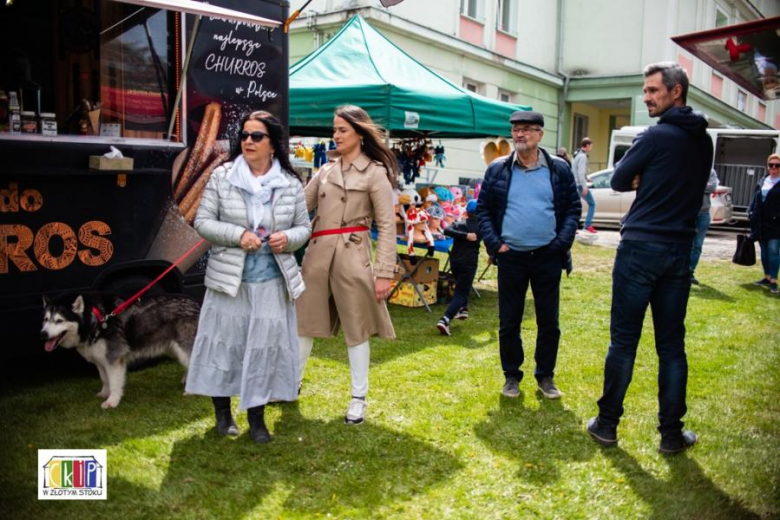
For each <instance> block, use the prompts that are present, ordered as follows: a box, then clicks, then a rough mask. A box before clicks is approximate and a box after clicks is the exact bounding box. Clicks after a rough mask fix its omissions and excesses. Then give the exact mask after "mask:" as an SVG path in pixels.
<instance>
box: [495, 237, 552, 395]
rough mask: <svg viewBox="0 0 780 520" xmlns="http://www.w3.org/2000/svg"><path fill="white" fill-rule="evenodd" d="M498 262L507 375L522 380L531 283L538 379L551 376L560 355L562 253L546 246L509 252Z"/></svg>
mask: <svg viewBox="0 0 780 520" xmlns="http://www.w3.org/2000/svg"><path fill="white" fill-rule="evenodd" d="M496 261H497V262H498V320H499V329H498V344H499V351H500V354H501V368H502V369H503V371H504V376H506V377H513V378H516V379H517V380H518V381H520V380H522V379H523V371H522V370H520V366H522V364H523V360H524V359H525V355H524V353H523V340H522V339H521V337H520V327H521V325H522V323H523V312H524V311H525V294H526V292H527V291H528V285H529V284H530V285H531V291H532V292H533V295H534V304H535V306H536V307H535V308H536V327H537V329H538V332H537V335H536V352H535V353H534V359H535V360H536V369H535V370H534V376H535V377H536V379H537V380H539V379H542V378H544V377H552V376H553V375H554V372H555V362H556V360H557V358H558V343H559V342H560V339H561V331H560V329H559V328H558V304H559V299H560V285H561V257H560V253H558V252H556V251H551V250H550V249H549V248H548V247H543V248H540V249H537V250H535V251H528V252H520V251H507V252H506V253H499V254H497V255H496Z"/></svg>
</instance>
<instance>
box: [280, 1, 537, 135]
mask: <svg viewBox="0 0 780 520" xmlns="http://www.w3.org/2000/svg"><path fill="white" fill-rule="evenodd" d="M344 104H352V105H358V106H360V107H362V108H363V109H365V110H366V111H367V112H368V113H369V114H370V115H371V118H372V119H373V120H374V121H375V122H376V123H377V124H379V125H381V126H382V127H384V128H386V129H388V130H390V133H391V135H393V136H394V137H408V136H419V135H428V136H434V137H439V138H441V137H458V138H467V137H490V136H499V135H506V134H507V133H508V131H509V116H510V115H511V114H512V112H513V111H515V110H531V107H530V106H523V105H514V104H511V103H503V102H501V101H496V100H492V99H488V98H485V97H483V96H480V95H478V94H475V93H473V92H470V91H469V90H466V89H464V88H461V87H459V86H457V85H455V84H454V83H452V82H451V81H449V80H447V79H444V78H442V77H441V76H439V75H438V74H436V73H435V72H433V71H431V70H429V69H427V68H426V67H425V66H423V65H422V64H421V63H419V62H418V61H416V60H415V59H414V58H412V57H411V56H409V55H408V54H406V53H405V52H404V51H402V50H401V49H399V48H398V47H396V46H395V45H394V44H393V43H392V42H391V41H390V40H388V39H387V38H385V37H384V36H383V35H382V34H381V33H380V32H379V31H377V30H376V29H374V28H373V27H371V25H369V24H368V23H367V22H366V21H365V20H364V19H363V18H362V17H360V16H353V17H352V18H350V20H349V21H348V22H347V23H346V24H345V25H344V27H342V28H341V30H340V31H339V32H338V34H336V35H335V36H333V38H331V39H330V40H329V41H328V42H327V43H326V44H325V45H323V46H322V47H320V48H319V49H317V50H316V51H314V52H313V53H311V54H310V55H308V56H307V57H305V58H303V59H302V60H301V61H299V62H298V63H296V64H295V65H293V66H292V68H291V69H290V133H291V134H292V135H309V136H328V135H330V134H331V133H332V131H331V128H332V126H333V109H334V108H336V107H337V106H339V105H344Z"/></svg>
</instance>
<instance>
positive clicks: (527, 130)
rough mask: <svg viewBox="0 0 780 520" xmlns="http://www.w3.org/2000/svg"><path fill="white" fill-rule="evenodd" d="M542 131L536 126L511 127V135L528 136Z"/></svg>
mask: <svg viewBox="0 0 780 520" xmlns="http://www.w3.org/2000/svg"><path fill="white" fill-rule="evenodd" d="M541 131H542V129H541V128H539V127H538V126H513V127H512V133H513V134H523V135H530V134H533V133H535V132H541Z"/></svg>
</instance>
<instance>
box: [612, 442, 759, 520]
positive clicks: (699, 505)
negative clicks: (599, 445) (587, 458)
mask: <svg viewBox="0 0 780 520" xmlns="http://www.w3.org/2000/svg"><path fill="white" fill-rule="evenodd" d="M694 449H695V448H694ZM603 453H604V456H605V457H606V458H607V459H609V461H610V462H611V463H612V465H613V466H614V467H615V468H616V469H617V470H618V471H620V472H621V473H622V474H623V475H625V478H626V482H627V483H628V484H629V486H631V489H633V490H634V492H635V493H636V494H637V495H638V496H639V497H641V499H642V500H643V501H644V502H645V503H646V504H648V505H649V506H650V507H651V508H652V510H653V512H652V514H651V516H650V518H669V517H670V516H673V517H676V518H723V519H729V520H731V519H738V518H756V519H757V518H759V516H758V515H757V514H755V513H753V512H752V511H750V510H749V509H746V508H745V507H744V506H743V505H742V504H740V503H739V502H737V501H736V500H734V499H733V498H731V497H730V496H728V495H727V494H726V493H724V492H723V491H722V490H721V489H719V488H718V487H717V486H716V485H715V484H713V482H712V481H711V480H710V479H709V478H708V477H707V475H706V474H705V473H704V472H703V471H702V469H701V466H699V464H698V463H696V461H694V460H693V459H691V458H689V457H688V456H687V454H685V453H683V454H680V455H676V456H663V458H664V460H665V461H666V463H667V464H668V465H669V469H670V473H671V475H670V477H669V479H668V480H659V479H657V478H655V477H654V476H653V475H652V474H650V473H649V472H648V471H646V470H645V469H644V468H643V467H642V466H641V465H640V464H639V462H638V461H637V460H636V459H635V458H634V457H632V456H631V455H629V454H628V453H627V452H625V451H623V450H622V449H621V448H619V447H615V448H605V449H603Z"/></svg>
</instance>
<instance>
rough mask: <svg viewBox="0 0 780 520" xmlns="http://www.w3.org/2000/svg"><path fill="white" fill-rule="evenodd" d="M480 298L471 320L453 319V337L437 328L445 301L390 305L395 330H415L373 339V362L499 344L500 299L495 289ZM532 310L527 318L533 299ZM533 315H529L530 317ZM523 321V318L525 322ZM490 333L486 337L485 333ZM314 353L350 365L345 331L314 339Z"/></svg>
mask: <svg viewBox="0 0 780 520" xmlns="http://www.w3.org/2000/svg"><path fill="white" fill-rule="evenodd" d="M480 292H481V294H482V297H481V298H476V297H474V296H473V295H472V298H471V299H470V301H469V319H468V320H463V321H460V320H453V322H452V324H451V328H452V334H453V335H452V336H443V335H442V334H441V333H440V332H439V330H438V329H437V328H436V322H437V321H438V319H439V318H440V317H441V316H442V315H444V312H445V311H446V310H447V306H446V305H445V304H434V305H431V312H430V313H429V312H427V311H426V310H425V309H424V308H422V307H417V308H409V307H401V306H398V305H390V306H389V308H390V317H391V318H392V320H393V325H394V326H395V329H396V332H397V333H398V331H415V333H414V334H409V333H408V332H407V333H406V334H399V335H398V337H397V338H396V339H395V340H393V341H387V340H382V339H379V338H371V339H370V343H371V364H372V365H381V364H382V363H387V362H389V361H393V360H394V359H396V358H401V357H404V356H409V355H412V354H415V353H417V352H420V351H422V350H426V349H429V348H435V347H439V346H445V345H446V346H453V345H457V346H458V347H460V348H465V349H480V348H483V347H485V346H487V345H489V344H497V343H498V298H497V293H496V292H494V291H487V290H482V291H480ZM529 304H530V312H529V309H528V306H527V307H526V313H525V320H528V319H533V317H534V314H533V302H531V301H530V300H529ZM529 316H530V318H529ZM525 320H524V321H525ZM485 333H488V336H487V337H485V336H484V334H485ZM312 356H314V357H318V358H321V359H327V360H330V361H336V362H338V363H343V364H347V362H348V360H347V347H346V346H345V343H344V335H343V333H339V335H338V336H337V337H335V338H327V339H320V338H317V339H315V340H314V350H313V351H312Z"/></svg>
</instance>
